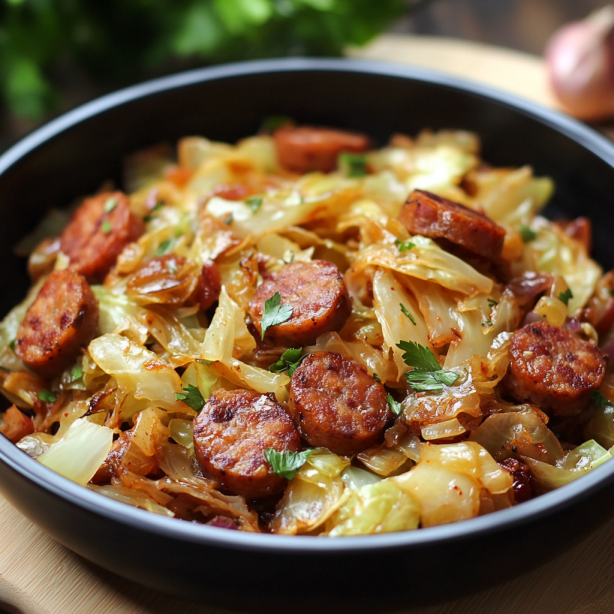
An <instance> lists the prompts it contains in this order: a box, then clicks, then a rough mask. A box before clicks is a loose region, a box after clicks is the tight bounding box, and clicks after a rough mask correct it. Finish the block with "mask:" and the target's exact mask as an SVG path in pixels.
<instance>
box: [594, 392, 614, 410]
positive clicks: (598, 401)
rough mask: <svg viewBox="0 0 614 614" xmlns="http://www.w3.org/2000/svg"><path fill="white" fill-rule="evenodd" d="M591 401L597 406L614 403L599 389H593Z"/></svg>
mask: <svg viewBox="0 0 614 614" xmlns="http://www.w3.org/2000/svg"><path fill="white" fill-rule="evenodd" d="M591 401H592V402H593V403H594V404H595V405H596V406H597V407H605V406H606V405H612V403H610V401H609V400H608V399H606V397H604V396H603V395H602V394H601V392H599V390H593V392H591Z"/></svg>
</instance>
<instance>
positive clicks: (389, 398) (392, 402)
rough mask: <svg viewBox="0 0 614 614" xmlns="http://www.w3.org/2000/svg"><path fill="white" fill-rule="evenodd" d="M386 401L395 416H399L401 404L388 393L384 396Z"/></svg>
mask: <svg viewBox="0 0 614 614" xmlns="http://www.w3.org/2000/svg"><path fill="white" fill-rule="evenodd" d="M386 401H388V405H389V407H390V411H391V412H392V413H393V414H394V415H395V416H400V415H401V414H402V413H403V406H402V405H401V404H400V403H399V402H398V401H395V400H394V399H393V398H392V395H391V394H388V395H387V396H386Z"/></svg>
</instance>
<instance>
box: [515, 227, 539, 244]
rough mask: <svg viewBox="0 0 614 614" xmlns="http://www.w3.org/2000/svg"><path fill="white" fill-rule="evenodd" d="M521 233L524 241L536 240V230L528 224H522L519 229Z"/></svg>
mask: <svg viewBox="0 0 614 614" xmlns="http://www.w3.org/2000/svg"><path fill="white" fill-rule="evenodd" d="M518 232H519V233H520V237H521V239H522V242H523V243H530V242H531V241H535V238H536V237H537V233H536V232H535V231H534V230H531V229H530V228H529V227H528V226H525V225H524V224H522V225H521V226H520V228H519V229H518Z"/></svg>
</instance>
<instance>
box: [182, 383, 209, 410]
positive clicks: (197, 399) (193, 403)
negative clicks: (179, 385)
mask: <svg viewBox="0 0 614 614" xmlns="http://www.w3.org/2000/svg"><path fill="white" fill-rule="evenodd" d="M175 400H176V401H183V402H184V403H185V404H186V405H188V406H189V407H191V408H192V409H193V410H194V411H196V412H199V411H200V410H201V409H202V408H203V407H204V406H205V399H204V398H203V395H202V394H201V392H200V390H199V389H198V388H197V387H196V386H194V385H193V384H188V385H187V387H186V388H184V389H183V392H176V393H175Z"/></svg>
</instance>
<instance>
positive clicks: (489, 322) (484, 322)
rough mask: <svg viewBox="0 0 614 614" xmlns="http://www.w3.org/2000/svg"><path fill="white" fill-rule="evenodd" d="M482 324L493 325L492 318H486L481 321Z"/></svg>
mask: <svg viewBox="0 0 614 614" xmlns="http://www.w3.org/2000/svg"><path fill="white" fill-rule="evenodd" d="M480 325H481V326H492V320H491V319H490V318H484V319H483V320H482V321H481V322H480Z"/></svg>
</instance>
